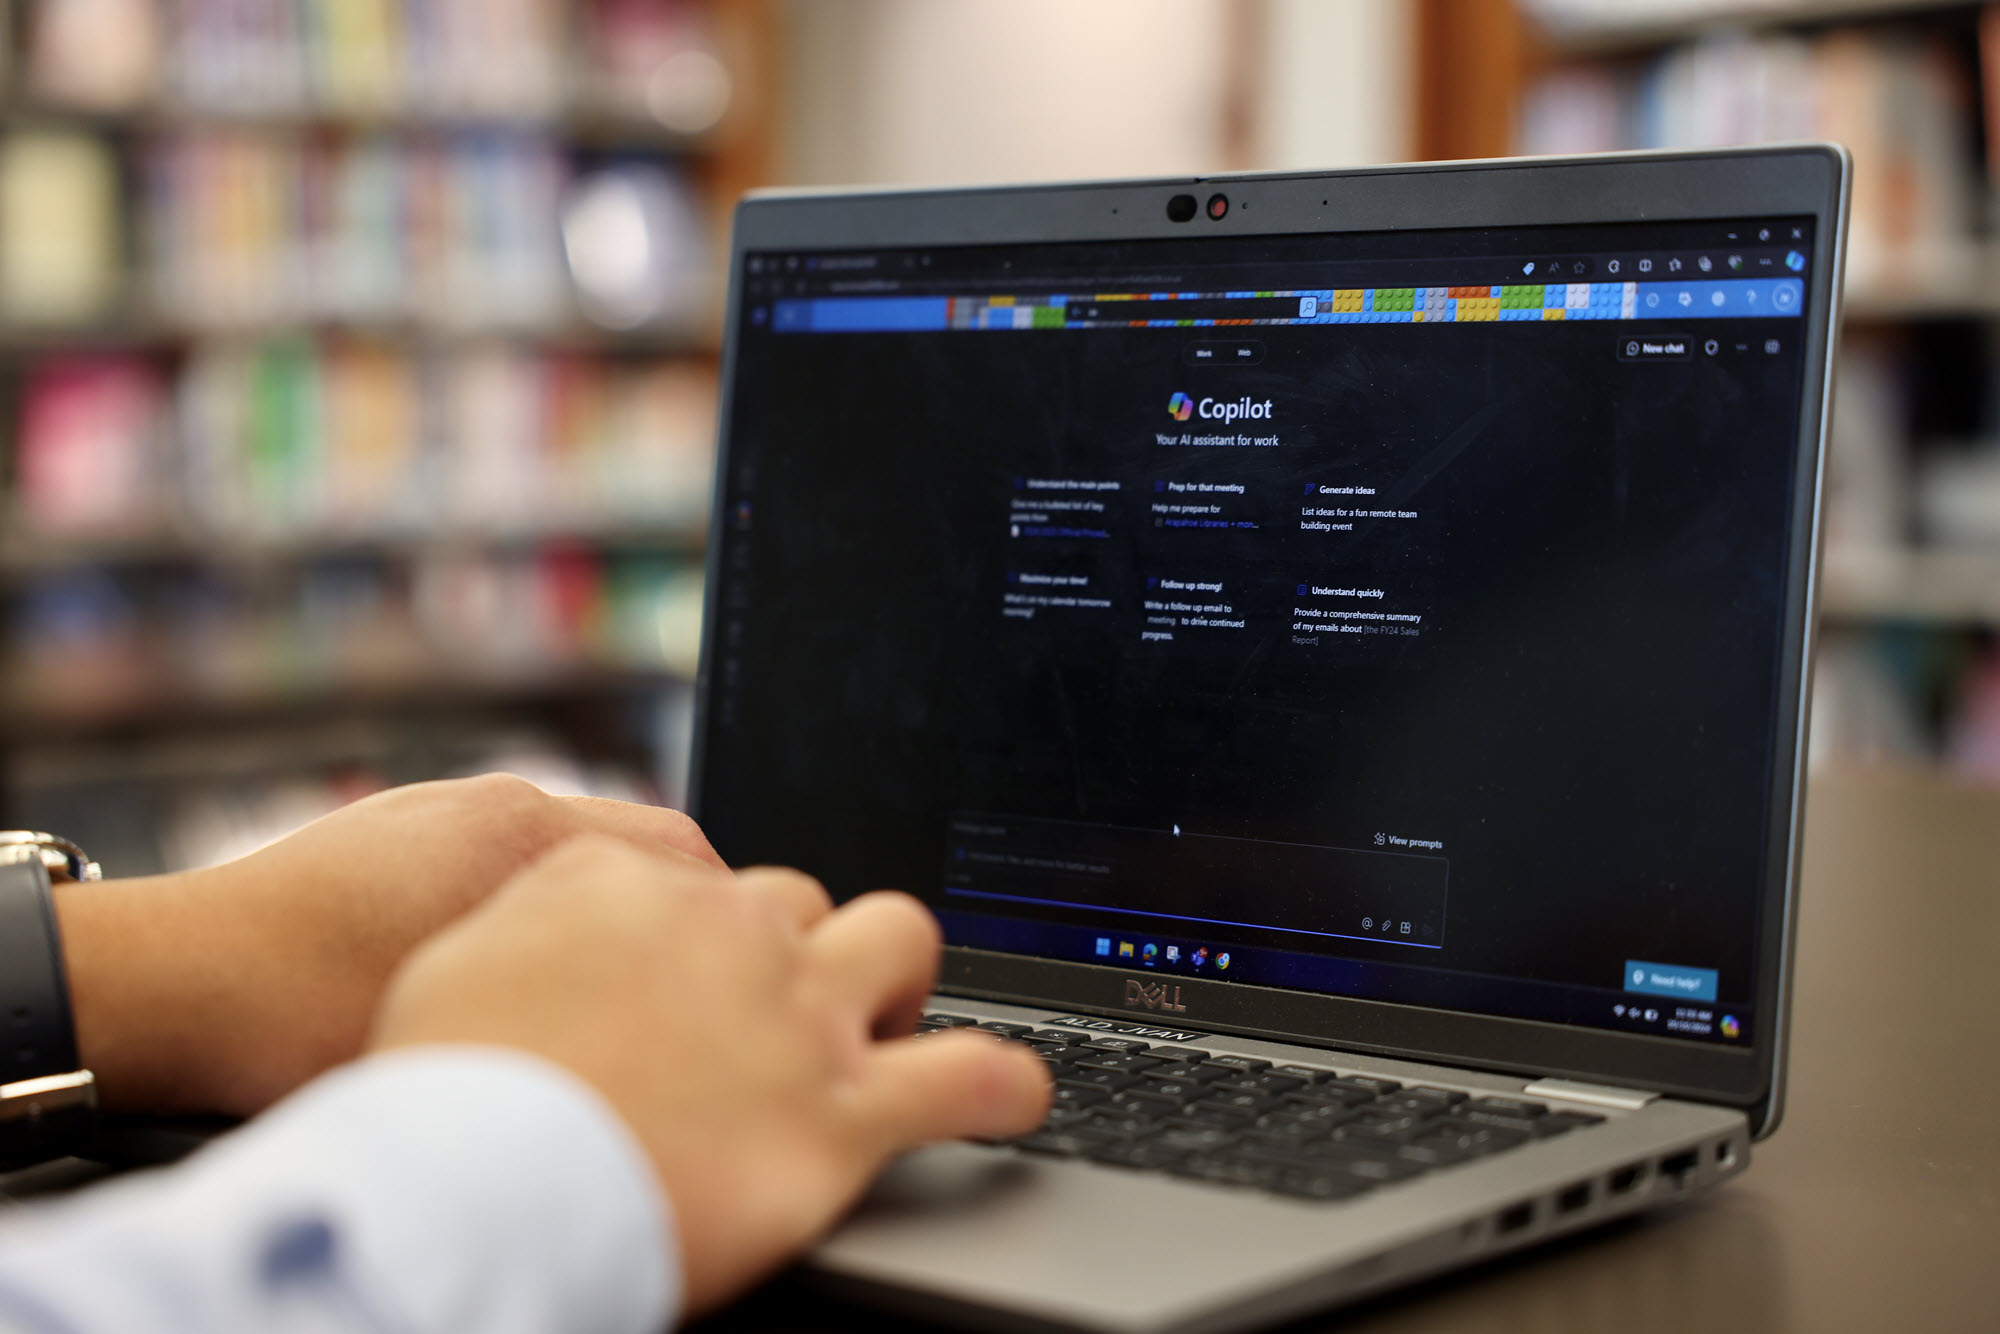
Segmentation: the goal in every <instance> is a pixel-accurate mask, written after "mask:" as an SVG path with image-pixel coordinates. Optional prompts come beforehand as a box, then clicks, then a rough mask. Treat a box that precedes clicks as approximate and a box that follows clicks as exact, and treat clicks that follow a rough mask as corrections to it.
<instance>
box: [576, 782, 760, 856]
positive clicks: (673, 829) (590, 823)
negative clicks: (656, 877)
mask: <svg viewBox="0 0 2000 1334" xmlns="http://www.w3.org/2000/svg"><path fill="white" fill-rule="evenodd" d="M556 801H558V802H560V803H561V804H562V805H563V806H564V807H565V808H567V809H568V811H569V812H570V814H571V815H572V816H573V817H574V818H575V819H576V821H577V825H578V832H584V831H589V832H592V833H599V834H610V835H611V836H613V837H614V838H622V839H624V840H626V841H627V842H629V843H637V844H639V845H640V846H641V847H645V848H649V849H651V850H653V851H655V852H668V853H677V854H679V855H680V856H682V857H686V858H689V859H691V860H694V861H697V862H701V863H703V864H705V865H708V866H713V867H715V868H716V869H717V870H727V869H728V868H727V867H726V866H724V865H723V862H722V858H721V857H719V856H717V855H716V852H715V849H714V848H712V847H710V846H709V843H708V836H707V835H706V834H704V833H702V832H701V826H699V825H697V824H696V823H695V822H694V821H693V820H692V819H690V818H689V817H688V816H686V815H684V814H683V813H681V812H680V811H676V810H669V809H667V808H666V807H664V806H638V805H634V804H632V803H631V802H624V801H612V800H610V799H608V798H605V797H557V798H556Z"/></svg>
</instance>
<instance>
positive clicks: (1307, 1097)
mask: <svg viewBox="0 0 2000 1334" xmlns="http://www.w3.org/2000/svg"><path fill="white" fill-rule="evenodd" d="M1285 1100H1286V1101H1287V1102H1299V1103H1314V1104H1318V1105H1320V1106H1327V1107H1365V1106H1367V1105H1368V1104H1369V1103H1372V1102H1374V1101H1375V1095H1374V1094H1373V1093H1370V1092H1369V1091H1368V1090H1367V1089H1358V1088H1355V1087H1354V1086H1353V1085H1351V1084H1343V1083H1338V1082H1334V1083H1327V1084H1308V1085H1307V1086H1306V1087H1304V1088H1302V1089H1299V1090H1298V1091H1297V1092H1295V1093H1288V1094H1286V1095H1285Z"/></svg>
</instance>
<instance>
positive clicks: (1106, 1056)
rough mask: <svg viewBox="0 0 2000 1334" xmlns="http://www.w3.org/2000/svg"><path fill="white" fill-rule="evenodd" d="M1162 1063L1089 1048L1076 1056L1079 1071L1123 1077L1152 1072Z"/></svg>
mask: <svg viewBox="0 0 2000 1334" xmlns="http://www.w3.org/2000/svg"><path fill="white" fill-rule="evenodd" d="M1159 1064H1161V1062H1159V1061H1156V1060H1154V1059H1153V1058H1152V1057H1150V1056H1134V1055H1131V1054H1130V1053H1126V1052H1110V1051H1094V1050H1092V1049H1090V1048H1088V1047H1086V1048H1084V1049H1083V1050H1082V1051H1079V1052H1078V1053H1077V1054H1076V1068H1077V1069H1079V1070H1112V1071H1116V1072H1117V1073H1118V1074H1121V1075H1136V1074H1139V1073H1141V1072H1142V1071H1146V1070H1151V1069H1152V1068H1153V1067H1154V1066H1156V1065H1159Z"/></svg>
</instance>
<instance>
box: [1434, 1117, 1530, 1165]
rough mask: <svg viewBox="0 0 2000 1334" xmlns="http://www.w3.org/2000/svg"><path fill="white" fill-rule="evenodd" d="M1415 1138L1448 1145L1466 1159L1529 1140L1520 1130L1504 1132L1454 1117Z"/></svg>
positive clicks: (1495, 1151)
mask: <svg viewBox="0 0 2000 1334" xmlns="http://www.w3.org/2000/svg"><path fill="white" fill-rule="evenodd" d="M1417 1138H1418V1139H1419V1140H1436V1141H1439V1142H1441V1143H1442V1142H1448V1143H1450V1144H1451V1145H1452V1146H1453V1147H1454V1148H1456V1149H1458V1150H1459V1151H1460V1152H1461V1153H1463V1154H1465V1155H1466V1156H1467V1157H1476V1156H1478V1155H1481V1154H1488V1153H1498V1152H1500V1151H1501V1150H1502V1149H1512V1148H1515V1147H1518V1146H1519V1145H1522V1144H1526V1143H1527V1142H1528V1140H1529V1138H1530V1136H1529V1134H1528V1133H1527V1132H1526V1131H1522V1130H1507V1129H1504V1128H1501V1127H1498V1126H1486V1125H1480V1124H1479V1123H1478V1122H1475V1121H1463V1120H1460V1119H1459V1118H1457V1117H1446V1118H1445V1119H1444V1120H1442V1121H1434V1122H1432V1123H1431V1128H1430V1129H1429V1130H1427V1131H1426V1132H1424V1134H1422V1135H1420V1136H1418V1137H1417ZM1412 1142H1413V1143H1414V1142H1416V1141H1412Z"/></svg>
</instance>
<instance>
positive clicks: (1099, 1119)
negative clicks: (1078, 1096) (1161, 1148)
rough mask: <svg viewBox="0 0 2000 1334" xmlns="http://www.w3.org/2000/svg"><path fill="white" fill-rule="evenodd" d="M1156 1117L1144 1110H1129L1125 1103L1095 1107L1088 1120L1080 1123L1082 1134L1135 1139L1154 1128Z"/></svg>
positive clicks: (1079, 1130) (1079, 1131) (1078, 1128)
mask: <svg viewBox="0 0 2000 1334" xmlns="http://www.w3.org/2000/svg"><path fill="white" fill-rule="evenodd" d="M1154 1122H1155V1118H1153V1117H1151V1116H1147V1115H1145V1114H1144V1113H1143V1112H1137V1111H1127V1110H1126V1107H1125V1104H1124V1103H1118V1102H1114V1103H1107V1104H1105V1105H1104V1106H1102V1107H1093V1108H1091V1111H1090V1116H1089V1118H1088V1119H1087V1120H1084V1121H1082V1122H1080V1123H1078V1125H1077V1127H1076V1130H1077V1132H1078V1133H1081V1134H1089V1135H1103V1136H1105V1137H1106V1138H1110V1139H1121V1140H1125V1139H1134V1138H1136V1137H1138V1136H1141V1135H1144V1134H1145V1133H1147V1132H1148V1131H1150V1130H1152V1129H1153V1126H1154Z"/></svg>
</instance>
